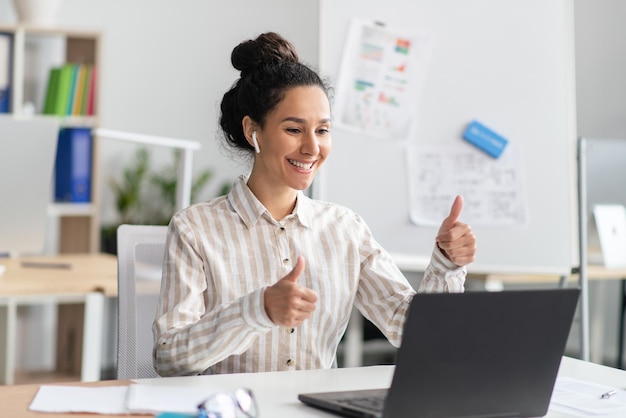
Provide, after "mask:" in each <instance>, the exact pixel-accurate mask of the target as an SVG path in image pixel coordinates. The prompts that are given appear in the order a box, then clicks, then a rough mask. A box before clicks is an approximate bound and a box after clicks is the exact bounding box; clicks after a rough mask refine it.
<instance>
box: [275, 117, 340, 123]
mask: <svg viewBox="0 0 626 418" xmlns="http://www.w3.org/2000/svg"><path fill="white" fill-rule="evenodd" d="M330 121H331V119H330V118H323V119H320V121H319V123H330ZM281 122H296V123H306V120H305V119H302V118H298V117H295V116H287V117H286V118H284V119H283V120H281Z"/></svg>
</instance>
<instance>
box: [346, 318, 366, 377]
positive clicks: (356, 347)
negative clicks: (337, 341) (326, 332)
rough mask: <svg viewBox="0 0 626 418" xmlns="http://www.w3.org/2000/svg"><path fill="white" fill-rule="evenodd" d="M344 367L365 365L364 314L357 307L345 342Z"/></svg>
mask: <svg viewBox="0 0 626 418" xmlns="http://www.w3.org/2000/svg"><path fill="white" fill-rule="evenodd" d="M344 344H345V345H344V348H345V350H344V361H343V367H359V366H362V365H363V316H361V312H359V311H358V310H357V309H352V314H351V315H350V323H349V324H348V329H346V335H345V342H344Z"/></svg>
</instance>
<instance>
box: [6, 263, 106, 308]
mask: <svg viewBox="0 0 626 418" xmlns="http://www.w3.org/2000/svg"><path fill="white" fill-rule="evenodd" d="M24 262H28V263H31V265H33V266H32V267H26V266H25V265H23V263H24ZM47 264H48V265H50V264H51V265H56V266H59V265H65V266H69V268H60V267H49V266H48V267H46V265H47ZM0 265H3V266H5V267H6V271H5V272H4V274H3V275H1V276H0V297H2V296H21V295H41V294H51V293H52V294H84V293H89V292H102V293H104V294H105V295H107V296H116V295H117V257H115V256H114V255H110V254H99V253H94V254H91V253H90V254H61V255H55V256H37V257H17V258H0Z"/></svg>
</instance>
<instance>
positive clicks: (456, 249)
mask: <svg viewBox="0 0 626 418" xmlns="http://www.w3.org/2000/svg"><path fill="white" fill-rule="evenodd" d="M462 209H463V198H462V197H461V196H457V197H456V199H454V203H452V208H451V209H450V214H449V215H448V217H447V218H446V219H444V220H443V222H442V223H441V226H440V227H439V232H438V233H437V238H436V241H437V246H438V247H439V249H440V250H441V251H442V252H443V254H444V255H445V256H446V257H447V258H448V259H449V260H450V261H452V262H453V263H454V264H456V265H457V266H459V267H460V266H464V265H466V264H469V263H471V262H472V261H474V258H475V255H476V237H475V236H474V233H473V232H472V228H471V227H470V226H469V225H468V224H464V223H463V222H459V221H458V219H459V215H460V214H461V210H462Z"/></svg>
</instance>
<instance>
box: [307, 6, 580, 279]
mask: <svg viewBox="0 0 626 418" xmlns="http://www.w3.org/2000/svg"><path fill="white" fill-rule="evenodd" d="M355 17H356V18H359V19H365V20H368V21H377V22H382V23H384V25H385V27H388V28H390V29H391V28H397V29H403V28H404V29H411V30H416V31H419V32H421V33H423V34H425V35H427V36H429V37H430V38H431V40H432V48H431V52H430V58H429V61H428V68H427V71H426V73H425V76H424V80H423V85H422V88H421V91H420V93H419V97H418V100H417V102H418V105H417V110H416V111H415V127H414V130H413V131H412V132H413V133H412V135H411V137H410V138H409V139H408V141H389V140H388V141H381V140H380V139H379V138H374V137H371V136H368V135H364V134H362V133H355V132H354V131H351V130H349V129H344V128H342V127H336V128H333V150H332V153H331V155H330V157H329V159H328V160H327V162H326V163H325V166H324V167H323V168H322V170H321V172H320V175H319V177H318V181H317V184H316V185H315V188H314V195H315V196H316V197H318V198H320V199H323V200H329V201H332V202H336V203H339V204H342V205H345V206H347V207H349V208H351V209H353V210H355V211H356V212H357V213H359V214H360V215H361V216H363V218H364V219H365V221H366V222H367V223H368V225H369V226H370V228H371V229H372V232H373V234H374V236H375V237H376V239H377V240H378V241H379V242H380V243H381V244H382V245H383V246H384V247H385V248H386V249H387V250H388V251H390V252H391V253H392V254H393V255H395V256H396V258H397V259H398V260H404V261H403V264H404V267H405V269H410V268H411V266H416V267H417V266H420V265H422V264H423V263H422V262H423V260H424V258H425V257H428V256H429V255H430V253H431V251H432V249H433V246H434V238H435V235H436V232H437V229H438V227H437V226H426V225H418V224H416V223H415V222H414V221H412V220H411V219H410V211H411V207H410V199H409V197H410V195H411V193H413V192H415V191H412V190H409V181H408V176H409V171H410V170H409V169H408V167H409V164H415V160H412V159H411V157H410V156H409V158H407V155H408V154H407V146H406V144H407V143H410V144H411V146H412V147H415V148H416V149H419V148H420V147H421V146H424V147H426V146H433V145H435V146H441V145H449V146H453V147H468V148H467V149H471V150H472V152H473V150H476V151H475V152H477V153H480V152H481V151H479V150H477V149H476V148H473V146H472V145H470V144H468V143H467V142H466V141H464V140H463V139H462V133H463V130H464V129H465V127H466V126H467V125H468V123H470V122H471V121H472V120H479V121H481V122H482V123H484V124H485V125H487V126H489V127H490V128H491V129H494V130H496V131H497V132H498V133H500V134H501V135H503V136H504V137H506V138H507V139H508V140H509V146H510V149H511V150H515V152H516V154H517V155H518V157H517V158H518V161H519V162H518V164H519V167H520V173H521V177H522V185H523V187H522V189H521V190H522V191H523V203H524V214H525V216H524V222H523V223H520V224H515V225H504V226H503V225H488V224H487V225H472V228H473V230H474V233H475V234H476V236H477V245H478V251H477V257H476V261H475V263H473V264H472V265H471V266H470V267H469V271H470V273H471V272H476V273H479V272H481V273H489V272H502V273H507V272H515V273H519V272H522V273H523V272H527V273H545V274H548V273H555V274H568V273H570V272H571V268H572V267H573V266H575V265H576V264H577V261H576V260H575V259H576V258H577V255H576V248H577V247H576V246H577V242H575V240H577V237H576V232H575V231H576V222H577V221H576V210H575V208H576V124H575V104H576V103H575V82H574V70H573V68H574V54H573V6H572V4H571V1H568V0H549V1H546V0H438V1H425V0H413V1H411V2H407V1H402V0H388V1H385V2H379V1H376V0H364V1H359V2H348V1H341V2H330V1H323V2H322V3H321V15H320V22H321V23H320V24H321V32H320V37H321V38H320V49H321V52H320V66H321V70H322V72H323V73H324V74H325V75H327V76H328V77H329V78H330V80H331V83H334V82H336V81H337V77H338V74H339V70H340V67H341V62H342V61H341V60H342V54H343V49H344V43H345V41H346V38H347V33H348V29H349V28H350V24H351V21H352V20H351V19H352V18H355ZM409 155H410V154H409ZM451 203H452V199H450V204H451ZM467 210H469V209H467ZM464 214H465V211H464ZM461 220H462V221H463V220H464V219H463V215H462V216H461ZM401 267H403V266H402V265H401Z"/></svg>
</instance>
